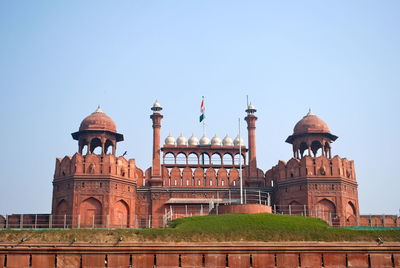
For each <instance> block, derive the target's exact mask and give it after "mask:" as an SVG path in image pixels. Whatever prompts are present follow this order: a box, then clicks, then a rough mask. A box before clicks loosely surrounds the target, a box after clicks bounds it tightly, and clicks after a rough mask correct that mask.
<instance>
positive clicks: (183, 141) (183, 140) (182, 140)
mask: <svg viewBox="0 0 400 268" xmlns="http://www.w3.org/2000/svg"><path fill="white" fill-rule="evenodd" d="M186 142H187V141H186V138H185V137H184V136H183V135H182V134H181V135H180V136H179V137H178V138H177V139H176V145H186V144H187V143H186Z"/></svg>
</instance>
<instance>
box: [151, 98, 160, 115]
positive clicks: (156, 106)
mask: <svg viewBox="0 0 400 268" xmlns="http://www.w3.org/2000/svg"><path fill="white" fill-rule="evenodd" d="M151 110H152V111H153V112H154V113H159V112H160V111H161V110H162V107H161V104H160V103H159V102H158V101H157V100H156V101H155V102H154V104H153V107H151Z"/></svg>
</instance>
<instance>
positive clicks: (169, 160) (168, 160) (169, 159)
mask: <svg viewBox="0 0 400 268" xmlns="http://www.w3.org/2000/svg"><path fill="white" fill-rule="evenodd" d="M163 163H164V164H175V155H174V154H173V153H166V154H164V156H163Z"/></svg>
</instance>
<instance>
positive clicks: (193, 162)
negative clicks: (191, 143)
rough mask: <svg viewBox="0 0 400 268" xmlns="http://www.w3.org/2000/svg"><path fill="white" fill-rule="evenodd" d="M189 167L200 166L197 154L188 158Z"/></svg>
mask: <svg viewBox="0 0 400 268" xmlns="http://www.w3.org/2000/svg"><path fill="white" fill-rule="evenodd" d="M187 161H188V164H189V165H198V164H199V157H198V156H197V154H196V153H190V154H189V155H188V158H187Z"/></svg>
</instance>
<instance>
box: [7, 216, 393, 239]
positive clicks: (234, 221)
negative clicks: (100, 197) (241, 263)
mask: <svg viewBox="0 0 400 268" xmlns="http://www.w3.org/2000/svg"><path fill="white" fill-rule="evenodd" d="M169 226H170V228H164V229H141V230H129V229H118V230H90V229H81V230H78V229H73V230H2V231H0V241H3V242H18V241H21V239H22V238H23V237H27V238H28V241H31V242H37V241H42V242H45V241H55V242H72V241H73V240H74V239H76V242H92V243H98V242H100V243H116V242H117V241H118V239H119V238H120V237H122V239H123V240H122V242H140V241H165V242H168V241H176V242H179V241H188V242H190V241H193V242H201V241H203V242H211V241H216V242H223V241H369V242H373V241H375V240H376V239H377V238H378V237H381V238H382V239H383V240H384V241H388V242H389V241H397V242H400V231H399V230H388V231H386V230H367V231H366V230H350V229H342V228H332V227H329V226H328V225H327V224H326V222H324V221H322V220H320V219H315V218H308V217H299V216H284V215H273V214H225V215H211V216H199V217H189V218H181V219H177V220H174V221H172V222H170V225H169Z"/></svg>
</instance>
